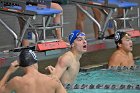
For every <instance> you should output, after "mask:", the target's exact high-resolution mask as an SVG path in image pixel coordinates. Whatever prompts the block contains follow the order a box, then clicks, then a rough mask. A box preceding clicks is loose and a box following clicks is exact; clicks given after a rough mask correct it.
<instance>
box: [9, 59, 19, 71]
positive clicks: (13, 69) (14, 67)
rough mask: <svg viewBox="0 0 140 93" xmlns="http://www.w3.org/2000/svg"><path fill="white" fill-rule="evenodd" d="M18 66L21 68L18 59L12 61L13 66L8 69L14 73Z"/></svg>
mask: <svg viewBox="0 0 140 93" xmlns="http://www.w3.org/2000/svg"><path fill="white" fill-rule="evenodd" d="M18 68H19V63H18V61H17V60H16V61H14V62H12V63H11V66H10V67H9V69H8V71H9V72H10V73H14V72H15V71H16V70H17V69H18Z"/></svg>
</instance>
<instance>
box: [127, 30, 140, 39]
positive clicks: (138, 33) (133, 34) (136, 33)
mask: <svg viewBox="0 0 140 93" xmlns="http://www.w3.org/2000/svg"><path fill="white" fill-rule="evenodd" d="M127 33H128V34H130V35H131V37H132V38H134V37H140V31H139V30H130V31H127Z"/></svg>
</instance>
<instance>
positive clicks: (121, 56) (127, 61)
mask: <svg viewBox="0 0 140 93" xmlns="http://www.w3.org/2000/svg"><path fill="white" fill-rule="evenodd" d="M114 40H115V43H116V46H117V49H116V51H115V52H114V53H113V54H112V56H111V57H110V59H109V63H108V66H109V67H110V66H127V67H131V66H134V60H133V54H132V53H131V52H132V50H133V42H132V40H131V36H130V35H129V34H128V33H126V32H120V31H117V32H116V33H115V36H114Z"/></svg>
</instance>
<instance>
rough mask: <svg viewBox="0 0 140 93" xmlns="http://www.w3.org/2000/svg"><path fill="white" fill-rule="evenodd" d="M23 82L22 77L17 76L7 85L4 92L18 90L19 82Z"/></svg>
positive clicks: (8, 92)
mask: <svg viewBox="0 0 140 93" xmlns="http://www.w3.org/2000/svg"><path fill="white" fill-rule="evenodd" d="M22 82H23V81H22V77H19V76H15V77H14V78H13V79H11V80H10V81H9V82H8V83H7V84H6V85H5V92H4V93H10V92H11V91H13V90H17V89H18V88H19V84H21V83H22Z"/></svg>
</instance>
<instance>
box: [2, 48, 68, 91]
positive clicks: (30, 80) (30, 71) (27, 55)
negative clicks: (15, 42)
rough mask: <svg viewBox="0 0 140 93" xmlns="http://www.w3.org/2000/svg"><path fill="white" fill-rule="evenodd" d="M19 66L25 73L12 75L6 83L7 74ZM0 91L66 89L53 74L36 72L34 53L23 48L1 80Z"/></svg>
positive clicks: (36, 64)
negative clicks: (17, 58)
mask: <svg viewBox="0 0 140 93" xmlns="http://www.w3.org/2000/svg"><path fill="white" fill-rule="evenodd" d="M19 67H22V68H23V70H24V73H25V74H24V75H23V76H16V77H14V78H13V79H11V80H10V81H9V82H8V83H7V84H6V82H7V80H8V78H9V76H10V75H11V74H12V73H13V72H15V71H16V70H17V69H18V68H19ZM52 69H54V68H51V69H49V70H50V71H52ZM0 93H66V90H65V89H64V87H63V86H62V84H61V82H60V81H59V79H58V78H57V77H56V76H55V75H52V74H51V75H45V74H41V73H40V72H38V63H37V57H36V54H35V53H34V52H33V51H32V50H29V49H24V50H22V51H21V53H20V55H19V62H18V61H15V62H13V63H12V64H11V66H10V68H9V69H8V71H7V72H6V74H5V76H4V77H3V79H2V80H1V82H0Z"/></svg>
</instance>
